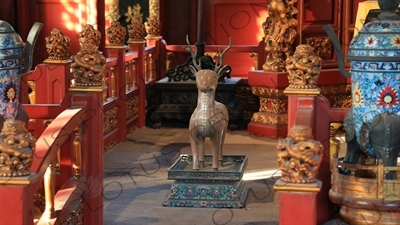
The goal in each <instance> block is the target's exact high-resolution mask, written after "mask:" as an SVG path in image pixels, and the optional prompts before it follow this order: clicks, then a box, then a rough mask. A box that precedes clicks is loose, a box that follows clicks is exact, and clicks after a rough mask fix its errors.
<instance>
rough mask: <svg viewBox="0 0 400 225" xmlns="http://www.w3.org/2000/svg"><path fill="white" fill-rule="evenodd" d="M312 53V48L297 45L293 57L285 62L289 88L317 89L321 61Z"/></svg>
mask: <svg viewBox="0 0 400 225" xmlns="http://www.w3.org/2000/svg"><path fill="white" fill-rule="evenodd" d="M313 52H314V48H313V47H311V46H310V45H299V46H297V47H296V51H295V53H294V55H292V56H291V57H290V58H289V59H288V60H287V61H286V70H287V73H288V79H289V87H290V88H296V89H314V88H317V82H318V76H319V73H320V72H321V66H322V59H321V58H320V57H319V56H317V55H315V54H314V53H313Z"/></svg>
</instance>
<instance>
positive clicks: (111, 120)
mask: <svg viewBox="0 0 400 225" xmlns="http://www.w3.org/2000/svg"><path fill="white" fill-rule="evenodd" d="M117 113H118V107H117V106H115V107H114V108H112V109H110V110H107V111H106V112H105V113H104V132H103V133H104V134H108V133H110V132H111V131H112V130H114V129H116V128H117V127H118V117H117Z"/></svg>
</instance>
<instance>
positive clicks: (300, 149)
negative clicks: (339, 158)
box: [277, 125, 323, 183]
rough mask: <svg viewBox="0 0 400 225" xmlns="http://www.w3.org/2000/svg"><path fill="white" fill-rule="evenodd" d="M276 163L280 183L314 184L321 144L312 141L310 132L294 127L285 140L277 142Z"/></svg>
mask: <svg viewBox="0 0 400 225" xmlns="http://www.w3.org/2000/svg"><path fill="white" fill-rule="evenodd" d="M277 149H278V163H279V167H280V169H281V171H282V178H281V180H282V181H285V182H288V183H314V182H316V181H317V180H316V175H317V172H318V168H319V165H320V164H321V161H322V150H323V147H322V144H321V143H320V142H318V141H315V140H314V139H312V130H311V128H309V127H307V126H302V125H296V126H294V127H292V128H291V130H290V132H289V135H288V137H287V138H285V139H281V140H279V143H278V146H277Z"/></svg>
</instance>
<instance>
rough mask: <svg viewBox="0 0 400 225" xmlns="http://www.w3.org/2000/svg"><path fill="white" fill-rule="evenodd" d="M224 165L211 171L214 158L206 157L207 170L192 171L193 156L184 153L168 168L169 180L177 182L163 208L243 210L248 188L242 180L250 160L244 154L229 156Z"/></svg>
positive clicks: (224, 159) (225, 158)
mask: <svg viewBox="0 0 400 225" xmlns="http://www.w3.org/2000/svg"><path fill="white" fill-rule="evenodd" d="M223 162H224V166H222V167H219V168H218V171H214V170H213V168H212V156H211V155H205V156H204V164H205V167H204V168H201V169H199V170H194V169H192V168H193V158H192V155H186V154H182V155H180V157H179V158H178V160H176V161H175V163H174V164H173V165H172V166H171V167H170V168H169V169H168V179H169V180H174V182H173V184H172V186H171V193H170V195H169V196H168V198H167V200H165V202H164V206H169V207H179V206H181V207H198V208H199V207H205V208H242V207H244V203H245V201H246V198H247V192H248V187H247V185H246V183H245V182H244V181H243V180H242V177H243V174H244V172H245V169H246V166H247V162H248V158H247V156H243V155H226V156H224V157H223Z"/></svg>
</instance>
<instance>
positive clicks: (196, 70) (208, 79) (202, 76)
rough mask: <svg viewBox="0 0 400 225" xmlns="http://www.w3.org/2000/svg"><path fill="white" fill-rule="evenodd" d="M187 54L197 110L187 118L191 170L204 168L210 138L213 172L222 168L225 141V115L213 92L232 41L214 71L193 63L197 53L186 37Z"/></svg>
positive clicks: (222, 106) (226, 122)
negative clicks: (206, 142)
mask: <svg viewBox="0 0 400 225" xmlns="http://www.w3.org/2000/svg"><path fill="white" fill-rule="evenodd" d="M186 42H187V44H188V45H189V51H190V54H191V55H192V62H193V66H192V65H190V66H189V68H190V70H191V71H192V73H193V74H195V77H196V86H197V90H198V97H197V107H196V109H195V110H194V112H193V114H192V116H191V117H190V123H189V132H190V144H191V148H192V154H193V169H194V170H198V169H199V167H200V168H203V167H204V141H205V138H206V137H209V138H210V141H211V150H212V159H213V162H212V167H213V169H214V170H215V171H217V170H218V167H222V166H223V153H222V145H223V143H224V140H225V133H226V130H227V127H228V122H229V114H228V110H227V109H226V107H225V105H223V104H222V103H220V102H217V101H215V90H216V88H217V85H218V79H219V77H220V76H221V74H222V72H223V71H224V69H225V67H226V66H223V64H222V62H223V57H224V55H225V53H226V52H227V51H228V50H229V49H230V48H231V46H232V40H231V38H229V45H228V47H227V48H226V49H225V50H224V51H223V52H222V53H221V51H220V50H219V51H218V56H219V63H218V62H216V63H215V67H214V70H211V69H202V67H201V58H199V62H197V60H196V56H197V51H196V52H195V53H194V52H193V50H192V48H191V45H190V42H189V38H188V37H187V36H186Z"/></svg>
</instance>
